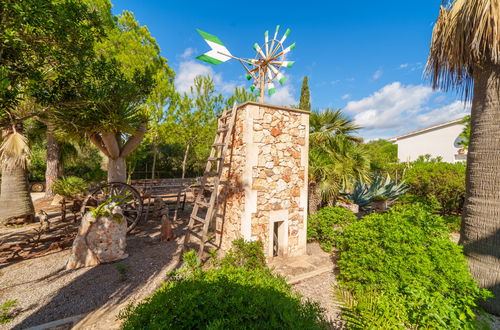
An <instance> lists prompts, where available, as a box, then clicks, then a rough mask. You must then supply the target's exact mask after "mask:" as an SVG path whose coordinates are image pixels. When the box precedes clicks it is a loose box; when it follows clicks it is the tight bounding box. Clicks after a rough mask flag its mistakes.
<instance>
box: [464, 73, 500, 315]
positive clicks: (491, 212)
mask: <svg viewBox="0 0 500 330" xmlns="http://www.w3.org/2000/svg"><path fill="white" fill-rule="evenodd" d="M471 116H472V118H471V137H470V144H469V152H468V155H467V179H466V192H467V194H466V200H465V208H464V213H463V221H462V228H461V231H460V244H462V245H463V246H464V253H465V255H466V257H467V258H468V261H469V267H470V271H471V273H472V275H473V276H474V278H475V279H476V280H477V281H478V283H479V286H480V287H482V288H487V289H489V290H490V291H492V292H493V294H494V295H495V297H494V298H492V299H489V300H488V301H486V302H484V303H482V305H483V307H484V308H485V309H486V311H488V312H490V313H493V314H497V315H500V66H498V65H492V64H487V65H485V66H484V67H482V68H480V67H475V68H474V99H473V102H472V114H471Z"/></svg>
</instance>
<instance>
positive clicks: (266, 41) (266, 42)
mask: <svg viewBox="0 0 500 330" xmlns="http://www.w3.org/2000/svg"><path fill="white" fill-rule="evenodd" d="M264 41H265V44H266V57H267V56H268V55H269V44H268V42H269V31H266V32H264Z"/></svg>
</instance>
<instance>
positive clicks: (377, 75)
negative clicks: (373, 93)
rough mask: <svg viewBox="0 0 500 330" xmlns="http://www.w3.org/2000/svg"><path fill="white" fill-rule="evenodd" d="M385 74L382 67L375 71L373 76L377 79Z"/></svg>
mask: <svg viewBox="0 0 500 330" xmlns="http://www.w3.org/2000/svg"><path fill="white" fill-rule="evenodd" d="M383 74H384V71H383V70H382V69H379V70H377V71H375V73H374V74H373V76H372V79H373V80H377V79H379V78H380V77H382V75H383Z"/></svg>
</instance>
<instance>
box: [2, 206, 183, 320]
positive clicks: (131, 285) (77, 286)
mask: <svg viewBox="0 0 500 330" xmlns="http://www.w3.org/2000/svg"><path fill="white" fill-rule="evenodd" d="M188 216H189V214H188V213H187V212H184V213H182V216H181V219H179V221H178V222H177V223H176V224H175V229H174V231H175V232H176V234H177V235H178V236H182V232H183V229H184V227H185V225H184V223H185V221H183V219H186V218H187V217H188ZM54 223H55V224H54V226H55V227H57V226H56V224H57V221H54ZM68 226H71V227H72V225H71V224H68ZM159 229H160V226H159V222H158V221H153V220H150V221H148V222H147V223H140V225H139V226H138V228H136V229H135V230H134V231H133V234H132V235H129V236H128V238H127V252H128V253H129V257H128V258H127V259H125V260H123V261H121V262H115V263H110V264H103V265H99V266H97V267H93V268H82V269H78V270H75V271H66V270H65V269H64V267H65V264H66V261H67V259H68V256H69V252H70V250H69V246H68V247H66V248H64V249H62V250H61V249H58V250H54V251H53V252H49V254H47V255H44V256H41V257H37V258H31V259H28V260H20V261H17V262H10V263H4V264H1V265H0V302H3V301H6V300H8V299H16V300H17V301H18V303H17V305H16V309H17V313H16V314H17V315H15V317H14V319H13V321H11V322H9V323H8V324H5V325H3V327H2V328H5V329H9V328H14V329H26V328H29V327H33V326H36V325H40V324H44V323H47V322H51V321H54V320H58V319H63V318H67V317H70V316H74V315H81V314H86V313H89V312H91V311H94V310H97V309H99V308H101V307H103V306H104V305H108V306H109V305H122V304H123V305H124V306H125V305H126V304H128V303H129V302H134V301H137V300H140V299H142V298H143V297H145V296H147V295H149V294H150V293H151V292H153V291H154V290H155V289H156V288H157V287H158V285H159V283H160V282H161V280H163V279H164V278H165V275H166V274H167V272H168V271H170V270H172V269H173V268H175V267H176V266H178V265H177V264H178V260H179V258H178V256H179V253H180V238H178V239H176V240H174V241H170V242H160V241H159ZM26 230H29V229H26ZM14 233H15V235H16V237H23V236H22V234H21V233H22V231H20V230H14ZM10 234H12V233H10ZM10 239H11V240H12V236H10ZM120 269H122V270H121V271H120ZM123 269H124V270H123ZM124 303H125V304H124ZM106 328H108V327H106Z"/></svg>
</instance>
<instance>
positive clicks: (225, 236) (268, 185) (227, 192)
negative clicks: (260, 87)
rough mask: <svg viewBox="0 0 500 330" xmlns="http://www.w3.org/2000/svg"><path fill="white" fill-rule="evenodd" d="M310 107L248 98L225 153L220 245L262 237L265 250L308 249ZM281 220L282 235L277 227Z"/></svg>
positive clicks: (300, 251)
mask: <svg viewBox="0 0 500 330" xmlns="http://www.w3.org/2000/svg"><path fill="white" fill-rule="evenodd" d="M308 145H309V112H307V111H303V110H297V109H288V108H283V107H276V106H272V105H264V104H259V103H253V102H247V103H244V104H242V105H240V106H239V107H238V110H237V116H236V121H235V129H234V134H233V139H232V146H231V147H230V148H229V149H228V153H227V154H226V159H225V163H226V165H227V166H226V167H225V168H224V171H223V176H222V178H221V180H223V181H226V182H227V184H226V185H223V187H224V188H223V190H222V191H221V196H220V201H221V203H219V205H220V208H219V210H217V214H220V215H222V216H219V217H217V222H216V230H217V231H216V232H217V233H218V235H217V238H218V242H219V243H220V246H221V249H222V251H227V250H228V249H229V248H230V247H231V242H232V241H233V240H234V239H236V238H244V239H245V240H260V241H262V242H263V244H264V252H265V254H266V256H268V257H271V256H272V255H273V240H274V239H276V240H277V241H278V242H279V243H278V245H279V255H283V256H296V255H303V254H305V253H306V238H307V235H306V229H307V183H308V181H307V164H308ZM275 222H277V223H278V225H279V226H277V228H278V237H277V238H276V237H275V235H274V234H273V233H274V230H275Z"/></svg>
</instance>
